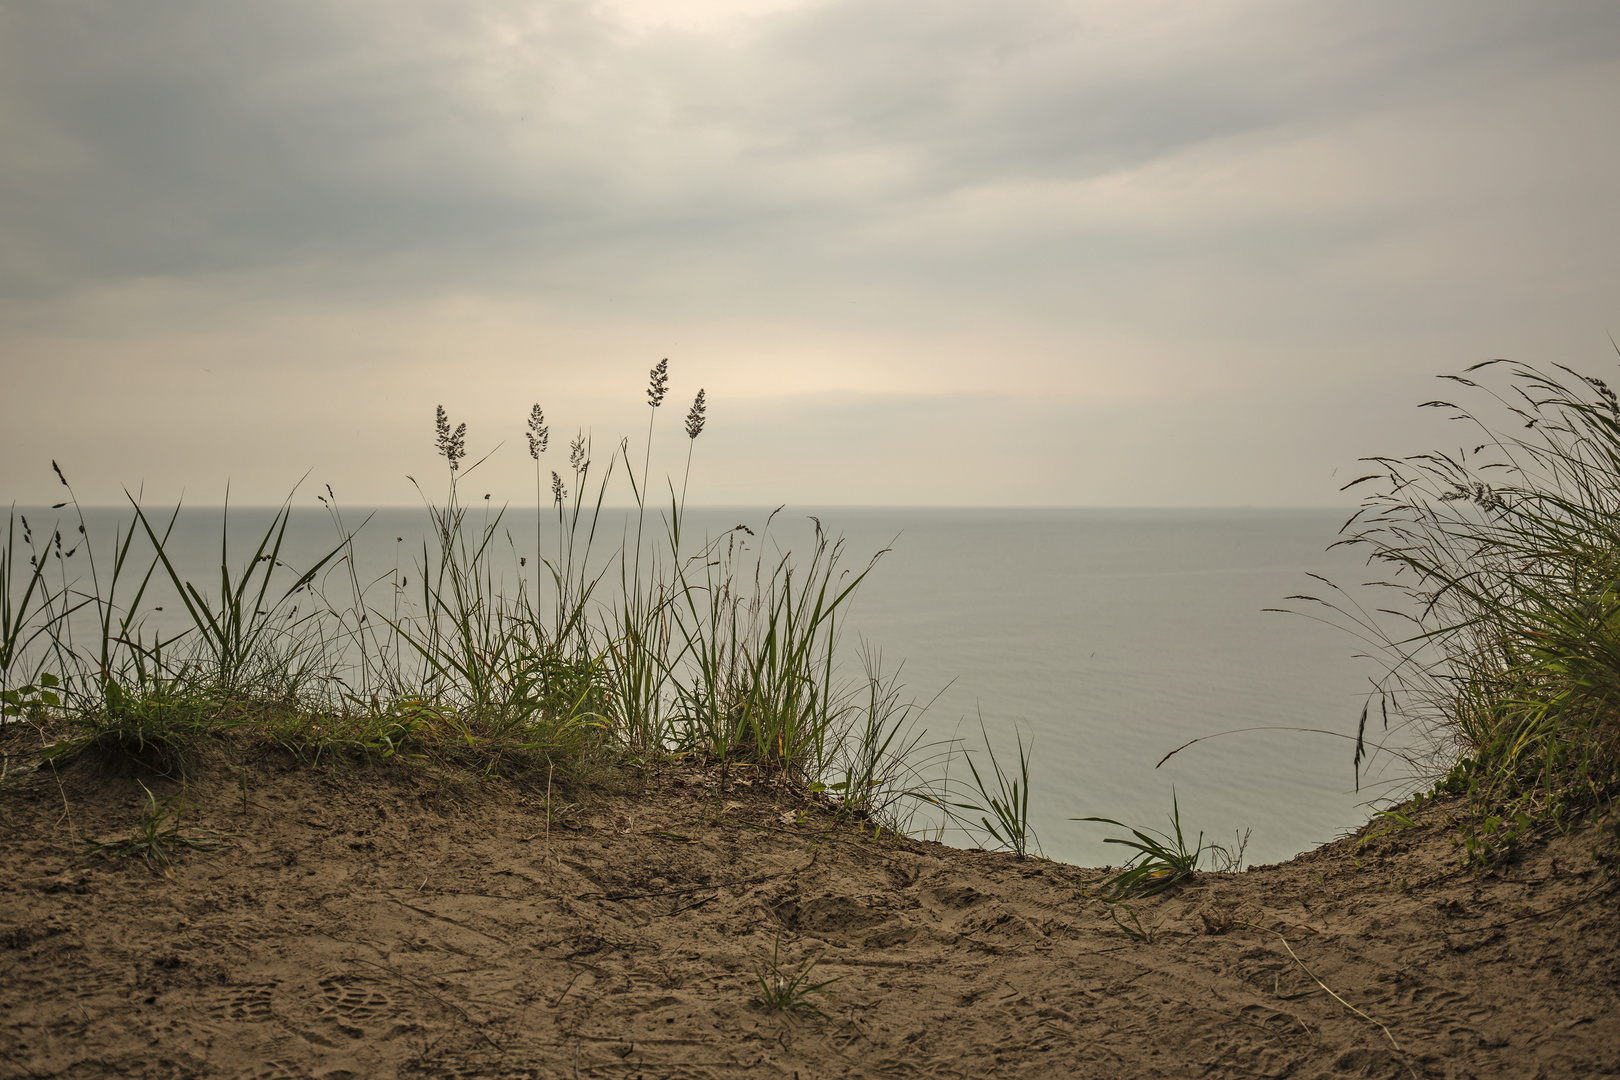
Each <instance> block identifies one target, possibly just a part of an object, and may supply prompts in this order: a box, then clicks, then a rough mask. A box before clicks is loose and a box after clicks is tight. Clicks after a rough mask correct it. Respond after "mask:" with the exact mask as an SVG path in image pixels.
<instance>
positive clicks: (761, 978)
mask: <svg viewBox="0 0 1620 1080" xmlns="http://www.w3.org/2000/svg"><path fill="white" fill-rule="evenodd" d="M781 949H782V935H781V934H778V935H776V941H775V942H774V943H773V944H772V945H771V960H770V965H769V967H765V968H762V967H761V966H760V965H758V964H755V965H754V977H755V979H756V981H757V982H758V985H759V993H758V994H756V995H755V996H754V998H753V1002H754V1004H755V1005H758V1006H759V1007H760V1008H762V1009H764V1010H765V1011H766V1012H812V1013H815V1014H816V1015H817V1016H819V1017H821V1018H822V1019H826V1018H827V1014H826V1013H824V1012H822V1011H821V1009H820V1008H819V1007H818V1006H817V1005H816V1004H815V1002H814V1001H812V1000H811V995H813V994H819V995H822V996H823V997H831V996H832V992H831V991H829V990H828V989H827V987H829V986H831V985H832V984H833V983H835V982H837V981H838V978H832V979H826V980H823V981H822V982H818V983H812V982H811V981H810V979H811V974H812V972H814V971H815V969H816V965H817V964H819V963H821V959H822V955H823V954H821V953H817V954H816V955H815V956H812V957H806V958H805V959H803V960H801V961H799V964H798V966H797V967H795V968H794V969H793V970H792V971H784V970H783V969H782V966H781ZM841 977H842V976H840V977H839V978H841Z"/></svg>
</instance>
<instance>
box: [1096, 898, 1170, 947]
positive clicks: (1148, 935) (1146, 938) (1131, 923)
mask: <svg viewBox="0 0 1620 1080" xmlns="http://www.w3.org/2000/svg"><path fill="white" fill-rule="evenodd" d="M1105 903H1107V904H1108V915H1109V917H1110V918H1112V919H1113V920H1114V925H1115V926H1117V927H1119V932H1120V933H1122V934H1124V935H1125V936H1126V937H1128V938H1130V939H1131V940H1132V941H1139V942H1141V943H1142V944H1143V945H1151V944H1153V943H1154V942H1155V941H1157V940H1158V938H1159V928H1160V927H1162V926H1163V925H1164V920H1165V919H1168V918H1169V917H1170V912H1171V910H1172V909H1170V908H1165V909H1164V910H1163V911H1161V912H1159V913H1158V914H1157V915H1155V916H1153V917H1152V918H1150V919H1149V920H1148V921H1147V922H1143V921H1142V917H1141V916H1140V915H1138V914H1137V911H1136V909H1135V908H1133V907H1131V905H1129V904H1125V903H1121V902H1119V901H1105ZM1121 911H1123V912H1125V919H1124V920H1122V919H1120V917H1119V913H1120V912H1121ZM1127 920H1128V921H1127Z"/></svg>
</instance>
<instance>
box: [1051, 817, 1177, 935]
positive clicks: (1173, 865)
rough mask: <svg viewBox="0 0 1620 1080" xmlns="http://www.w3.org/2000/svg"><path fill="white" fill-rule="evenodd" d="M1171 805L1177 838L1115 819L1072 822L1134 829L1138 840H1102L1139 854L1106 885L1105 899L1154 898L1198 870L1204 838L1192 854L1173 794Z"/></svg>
mask: <svg viewBox="0 0 1620 1080" xmlns="http://www.w3.org/2000/svg"><path fill="white" fill-rule="evenodd" d="M1170 805H1171V807H1172V810H1171V813H1170V826H1171V828H1172V829H1173V830H1174V835H1172V834H1171V833H1161V832H1158V831H1157V830H1149V831H1147V832H1143V831H1142V830H1141V829H1131V827H1130V826H1129V825H1126V824H1125V823H1124V822H1120V821H1115V820H1114V819H1113V818H1104V817H1084V818H1070V819H1069V820H1071V821H1098V822H1101V823H1103V824H1104V825H1117V826H1119V827H1120V828H1121V829H1131V835H1132V836H1134V837H1136V839H1135V840H1125V839H1122V838H1120V837H1115V836H1111V837H1108V838H1107V839H1105V840H1103V843H1105V844H1123V845H1125V846H1126V847H1128V848H1134V849H1135V850H1136V854H1135V855H1133V856H1131V858H1130V859H1129V861H1127V862H1126V863H1125V868H1124V872H1123V873H1121V874H1118V875H1116V876H1114V877H1112V878H1110V879H1108V880H1107V881H1105V882H1104V883H1103V888H1104V889H1106V890H1107V895H1106V897H1105V898H1106V899H1108V900H1119V899H1121V898H1123V897H1126V896H1131V895H1135V896H1144V897H1145V896H1154V895H1156V894H1158V893H1162V892H1164V891H1165V890H1166V889H1169V888H1171V887H1173V886H1175V885H1178V884H1180V883H1181V882H1183V881H1186V880H1187V879H1188V878H1190V877H1192V876H1193V873H1194V872H1195V871H1196V870H1197V869H1198V859H1199V856H1200V855H1202V854H1203V851H1204V834H1203V833H1199V834H1198V843H1196V844H1195V845H1193V847H1192V848H1191V849H1190V850H1189V849H1188V847H1187V839H1186V836H1185V835H1184V834H1183V833H1182V831H1181V805H1180V803H1179V802H1177V801H1176V797H1175V794H1174V792H1172V793H1171V796H1170ZM1116 921H1118V920H1117V919H1116Z"/></svg>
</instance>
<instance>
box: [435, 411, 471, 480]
mask: <svg viewBox="0 0 1620 1080" xmlns="http://www.w3.org/2000/svg"><path fill="white" fill-rule="evenodd" d="M433 427H434V429H435V431H436V433H437V436H438V437H437V439H436V440H435V441H436V442H437V444H438V447H439V453H441V454H443V455H444V460H446V461H448V462H449V463H450V471H451V472H455V471H456V470H457V469H459V468H461V459H462V458H464V457H466V456H467V425H466V424H458V425H456V429H455V430H454V431H451V430H450V415H449V414H448V413H446V412H445V411H444V406H443V405H439V406H436V407H435V408H434V411H433Z"/></svg>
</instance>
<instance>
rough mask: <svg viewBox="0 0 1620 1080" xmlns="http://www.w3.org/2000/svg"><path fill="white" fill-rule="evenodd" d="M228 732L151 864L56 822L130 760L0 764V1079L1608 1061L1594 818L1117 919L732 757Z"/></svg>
mask: <svg viewBox="0 0 1620 1080" xmlns="http://www.w3.org/2000/svg"><path fill="white" fill-rule="evenodd" d="M12 749H13V750H15V749H16V748H15V745H13V747H12ZM18 760H19V758H17V757H16V756H13V757H12V758H11V762H12V765H13V767H15V765H16V762H17V761H18ZM237 763H238V764H240V765H241V766H242V768H243V769H244V770H245V771H241V772H239V771H237V770H236V768H234V767H227V765H226V763H225V762H224V761H223V760H222V759H220V760H213V759H210V760H206V761H204V762H203V764H202V765H201V766H199V767H198V768H197V769H196V770H195V771H194V773H193V775H192V777H191V780H190V782H189V784H188V786H187V795H188V797H189V798H190V799H191V800H193V801H194V802H195V804H196V805H197V808H198V809H197V810H196V811H195V813H193V814H190V815H187V816H186V817H184V818H182V821H181V826H182V828H183V829H186V830H192V829H198V830H200V829H202V828H208V829H213V830H217V831H218V832H219V833H222V834H224V835H223V836H222V837H221V838H220V839H221V846H220V847H219V848H217V849H216V850H214V851H211V852H198V851H183V852H179V853H177V855H176V857H175V860H174V867H173V870H174V877H173V879H172V880H171V879H169V878H167V877H165V876H163V875H161V874H159V873H157V872H155V870H154V868H153V867H152V866H151V865H149V864H148V863H147V862H146V861H145V860H142V859H140V858H138V857H131V858H124V859H118V860H109V859H105V858H100V857H97V856H95V855H93V854H87V853H86V848H87V842H88V841H90V840H102V841H110V840H116V839H118V838H119V837H123V836H128V835H129V833H130V831H131V830H132V828H133V827H134V825H135V823H136V821H137V820H138V818H139V815H140V812H141V810H142V809H143V808H145V807H146V806H147V797H146V794H145V792H144V791H143V789H142V788H141V786H140V783H139V782H138V780H139V779H142V778H138V777H136V776H132V775H128V774H127V773H125V774H122V775H120V774H119V773H118V772H116V771H114V770H109V769H107V768H105V767H103V766H102V765H99V764H97V763H95V762H91V761H85V760H81V761H78V762H75V763H72V764H69V765H67V766H65V767H63V768H62V769H61V770H60V771H59V772H56V773H54V774H53V773H52V771H51V770H50V769H49V768H48V767H46V768H40V769H37V770H35V771H32V772H26V773H23V774H21V775H17V774H15V773H14V774H12V776H11V777H9V778H8V779H7V780H6V781H5V782H4V784H3V786H0V858H3V859H4V866H5V867H6V872H5V874H4V876H3V877H0V1077H19V1078H21V1077H27V1078H40V1077H101V1076H129V1077H216V1076H219V1077H238V1078H242V1080H247V1078H255V1080H292V1078H295V1077H296V1078H314V1077H321V1078H337V1077H393V1076H402V1077H416V1076H422V1077H458V1078H469V1080H470V1078H474V1077H506V1078H517V1077H537V1078H539V1077H544V1078H552V1077H575V1076H578V1077H619V1078H636V1077H645V1078H649V1080H650V1078H653V1077H659V1078H664V1077H691V1078H700V1077H701V1078H710V1077H733V1076H736V1077H741V1076H765V1077H769V1076H779V1077H797V1078H800V1080H811V1078H813V1077H835V1076H837V1077H844V1076H861V1077H865V1076H871V1077H879V1076H886V1077H888V1076H892V1077H906V1076H914V1077H934V1076H939V1077H975V1078H977V1077H990V1076H996V1077H1004V1076H1040V1077H1046V1076H1051V1077H1066V1076H1077V1077H1136V1076H1142V1077H1194V1076H1202V1077H1240V1076H1241V1077H1249V1076H1267V1077H1282V1076H1290V1077H1411V1076H1416V1077H1425V1078H1427V1077H1490V1078H1495V1077H1527V1078H1528V1077H1566V1076H1567V1077H1575V1076H1580V1077H1591V1076H1603V1075H1620V1010H1617V1009H1616V1004H1617V1000H1620V966H1617V951H1616V942H1617V931H1620V912H1617V905H1616V900H1617V894H1616V889H1615V882H1616V878H1615V877H1614V876H1613V875H1612V874H1611V873H1610V872H1609V871H1608V870H1606V869H1605V866H1606V864H1605V863H1603V862H1601V861H1599V860H1595V859H1594V857H1593V854H1592V852H1593V849H1594V847H1595V846H1600V845H1601V844H1607V845H1608V847H1607V848H1606V850H1607V851H1609V852H1612V850H1613V837H1612V832H1610V833H1603V834H1602V835H1601V836H1600V830H1599V829H1597V828H1596V827H1588V828H1586V829H1584V830H1581V831H1578V832H1576V833H1573V834H1571V835H1568V836H1562V837H1555V838H1552V839H1550V840H1544V841H1542V842H1539V843H1536V844H1534V845H1532V846H1530V847H1528V848H1527V849H1526V850H1525V851H1523V852H1522V854H1521V855H1520V857H1519V858H1518V859H1517V861H1515V862H1513V863H1512V864H1511V865H1509V866H1507V867H1506V868H1505V869H1503V870H1502V871H1500V872H1498V873H1495V874H1492V875H1490V876H1486V877H1478V876H1475V875H1473V874H1471V873H1468V872H1466V871H1464V870H1462V869H1461V868H1460V867H1459V864H1458V860H1457V858H1456V856H1455V853H1454V848H1453V843H1452V839H1451V837H1452V833H1451V831H1450V830H1449V828H1448V825H1449V824H1450V823H1451V822H1452V821H1453V820H1454V819H1455V818H1456V817H1457V816H1458V815H1459V814H1460V812H1461V808H1460V807H1459V806H1458V805H1456V804H1452V803H1446V802H1439V803H1435V804H1432V805H1430V806H1428V807H1425V808H1423V809H1420V810H1416V811H1413V812H1412V818H1413V819H1414V820H1415V821H1416V822H1418V825H1417V826H1416V827H1413V828H1407V829H1402V830H1399V831H1396V832H1393V833H1390V834H1388V835H1385V836H1381V837H1378V838H1376V839H1371V840H1366V841H1365V842H1363V840H1362V839H1361V838H1356V837H1352V838H1346V839H1343V840H1340V841H1337V842H1335V843H1333V844H1329V845H1326V846H1325V847H1322V848H1320V849H1318V850H1315V851H1311V852H1308V853H1306V854H1304V855H1301V856H1299V857H1298V858H1296V859H1294V860H1292V861H1290V862H1287V863H1283V864H1280V865H1277V866H1268V867H1260V868H1256V869H1253V870H1250V871H1247V872H1244V873H1241V874H1202V875H1200V876H1199V877H1198V878H1197V880H1196V881H1195V882H1194V883H1192V884H1190V885H1188V886H1185V887H1182V888H1180V889H1178V890H1176V891H1174V892H1173V893H1171V894H1169V895H1165V896H1162V897H1157V898H1154V899H1150V900H1144V901H1141V902H1137V903H1134V904H1133V905H1132V906H1133V907H1134V909H1135V911H1136V915H1137V917H1138V918H1139V919H1140V921H1141V923H1142V924H1143V925H1144V926H1146V927H1149V928H1153V940H1151V941H1147V942H1143V941H1135V940H1132V939H1131V938H1129V937H1127V936H1126V935H1125V934H1123V933H1122V932H1121V931H1120V930H1119V929H1118V928H1117V927H1116V925H1115V923H1114V921H1113V919H1112V918H1111V917H1110V914H1109V911H1108V907H1107V905H1105V904H1104V903H1103V902H1101V901H1100V900H1098V899H1096V898H1095V897H1094V893H1095V891H1096V890H1095V889H1094V888H1093V887H1090V886H1092V885H1093V884H1094V883H1095V882H1096V881H1097V879H1098V878H1099V877H1100V874H1099V872H1098V871H1095V870H1085V869H1080V868H1076V867H1070V866H1064V865H1060V864H1056V863H1049V862H1042V861H1037V860H1032V859H1031V860H1019V859H1017V858H1014V857H1012V856H1011V855H1006V854H995V853H987V852H975V851H961V850H955V849H951V848H948V847H943V846H940V845H938V844H932V843H923V842H917V841H911V840H903V841H899V842H894V841H892V840H890V839H888V838H884V839H879V840H875V839H873V838H872V837H871V836H870V835H864V836H863V835H861V834H860V833H858V832H857V831H856V830H855V829H853V828H851V827H848V826H838V825H835V824H834V823H833V822H832V821H831V819H830V816H829V814H828V811H827V808H825V807H823V806H817V805H815V804H811V803H807V802H806V801H805V799H804V798H803V797H802V795H801V794H800V793H797V792H795V791H793V790H791V789H789V788H787V787H783V786H778V785H773V784H772V783H770V782H767V781H766V780H765V779H764V778H761V777H757V776H754V775H751V774H750V773H749V772H748V771H747V770H732V771H731V772H730V774H729V775H728V776H727V777H726V778H725V780H726V786H725V788H724V790H722V786H721V781H722V777H721V775H720V773H719V772H718V770H704V769H700V768H697V767H692V766H685V767H677V766H661V767H658V768H655V769H649V770H646V771H642V772H623V771H620V772H618V773H614V774H607V775H606V777H605V779H604V780H603V781H602V782H599V783H597V784H594V785H583V784H578V783H576V784H574V785H572V786H570V787H569V788H568V789H567V791H566V792H563V791H561V790H554V791H553V792H552V794H553V796H554V798H555V801H556V802H557V804H558V805H559V808H561V805H562V804H563V803H578V804H580V805H578V806H577V807H576V808H573V809H570V810H567V811H566V812H563V813H559V814H558V815H556V818H555V820H554V821H552V822H551V823H550V825H549V826H548V824H547V817H546V813H545V805H546V787H545V780H544V777H541V778H540V780H539V781H538V782H537V783H533V784H529V785H519V784H512V783H505V782H494V781H486V782H482V783H478V784H473V783H470V782H459V783H458V782H452V781H449V780H446V779H445V778H444V774H443V773H442V772H435V771H434V770H431V769H428V768H426V767H425V766H421V765H408V764H404V763H397V762H385V763H382V764H381V765H377V766H345V765H326V766H322V767H318V768H317V767H310V766H304V765H298V764H296V763H294V762H292V761H290V760H288V759H286V758H284V757H282V756H278V755H276V754H273V753H270V752H268V751H266V752H263V753H257V754H253V753H250V754H247V755H246V756H243V757H239V758H238V759H237ZM144 779H145V781H146V782H147V783H148V784H149V785H150V786H151V787H152V790H153V791H154V793H156V794H157V795H158V796H159V797H162V796H164V795H167V794H172V793H174V792H176V791H177V790H178V785H176V784H174V783H172V782H170V781H162V780H154V779H153V778H151V777H145V778H144ZM244 779H245V785H244V784H243V783H242V781H243V780H244ZM244 792H245V794H244ZM1385 825H1387V822H1384V823H1382V824H1380V825H1379V826H1376V827H1371V828H1369V829H1368V830H1365V832H1374V831H1377V829H1378V828H1382V827H1385ZM1121 914H1123V913H1121ZM777 947H779V950H780V963H781V966H782V968H783V969H784V970H785V971H787V972H788V973H789V974H791V972H792V970H793V969H794V968H795V966H796V965H798V964H799V963H800V962H801V961H803V960H805V959H806V958H810V957H815V956H820V957H821V960H820V963H819V965H818V966H817V967H816V968H815V969H814V971H813V972H812V977H811V980H810V981H812V982H819V981H822V980H825V979H836V980H837V981H836V982H834V983H833V984H832V985H831V986H830V987H829V988H828V989H829V990H831V991H832V993H831V994H830V995H827V996H820V995H813V996H812V997H811V999H810V1001H811V1003H812V1004H814V1005H815V1006H816V1007H817V1008H819V1009H820V1010H821V1014H820V1015H818V1014H817V1013H816V1012H813V1011H810V1010H809V1009H801V1010H798V1011H797V1012H780V1011H778V1012H771V1011H767V1010H765V1009H764V1008H762V1007H760V1006H759V1005H757V1004H754V1003H753V1002H752V1000H751V999H752V998H753V997H754V996H755V995H756V994H757V993H758V989H759V988H758V985H757V978H756V971H757V970H758V969H760V968H761V967H762V966H764V967H765V968H766V969H767V970H768V965H769V964H770V962H771V958H772V952H773V948H777ZM1290 949H1291V950H1292V953H1293V955H1290V952H1289V950H1290ZM1296 957H1297V959H1296ZM1307 969H1308V972H1307ZM1316 980H1320V983H1318V982H1317V981H1316ZM1323 985H1325V986H1326V987H1327V988H1328V989H1330V990H1331V991H1332V994H1331V995H1330V994H1329V993H1328V992H1325V991H1324V990H1323ZM1351 1007H1353V1008H1354V1009H1355V1010H1358V1011H1359V1015H1358V1012H1355V1011H1352V1009H1351ZM1378 1025H1382V1027H1380V1026H1378ZM1386 1029H1387V1030H1386Z"/></svg>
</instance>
